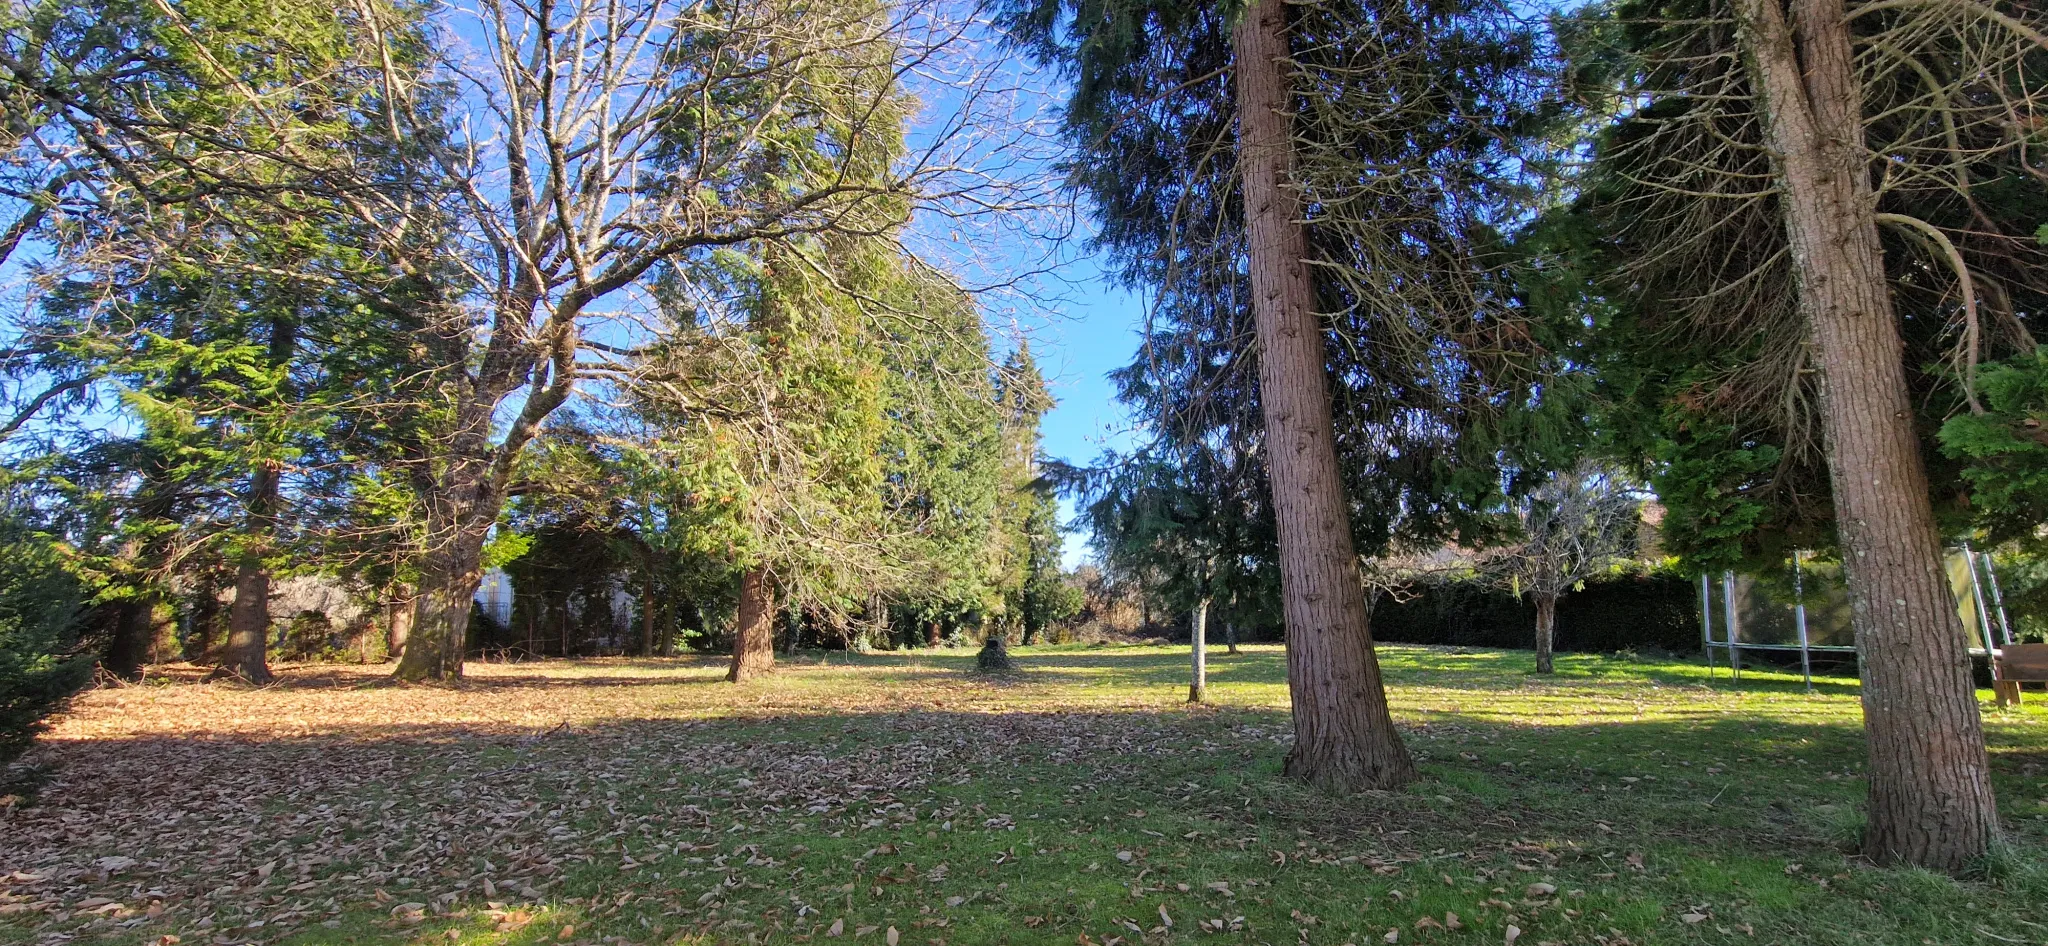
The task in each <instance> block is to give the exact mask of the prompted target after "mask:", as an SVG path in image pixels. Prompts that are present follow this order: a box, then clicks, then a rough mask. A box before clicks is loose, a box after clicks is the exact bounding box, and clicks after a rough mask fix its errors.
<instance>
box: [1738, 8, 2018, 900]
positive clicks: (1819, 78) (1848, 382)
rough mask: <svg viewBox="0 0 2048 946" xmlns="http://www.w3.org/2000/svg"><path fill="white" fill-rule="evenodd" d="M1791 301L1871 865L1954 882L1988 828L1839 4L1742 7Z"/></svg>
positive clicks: (1963, 656)
mask: <svg viewBox="0 0 2048 946" xmlns="http://www.w3.org/2000/svg"><path fill="white" fill-rule="evenodd" d="M1739 9H1740V11H1741V14H1742V19H1741V27H1742V40H1743V43H1744V45H1745V46H1746V47H1747V48H1746V49H1745V50H1744V52H1745V53H1746V54H1747V55H1746V57H1745V59H1746V61H1747V64H1748V68H1749V69H1750V74H1751V79H1752V84H1753V85H1754V86H1755V88H1756V90H1757V91H1758V93H1759V94H1760V95H1761V98H1762V100H1763V105H1764V112H1765V131H1766V135H1767V137H1768V140H1769V144H1770V146H1771V149H1772V151H1773V152H1774V154H1773V160H1774V162H1775V165H1776V167H1775V169H1776V171H1777V173H1778V176H1779V184H1780V196H1779V200H1780V203H1781V206H1783V208H1784V213H1785V227H1786V232H1787V234H1788V235H1789V238H1790V244H1791V248H1792V261H1793V266H1794V272H1795V273H1796V275H1797V277H1798V284H1799V303H1800V308H1801V309H1802V311H1803V312H1804V313H1805V315H1806V318H1807V322H1808V328H1809V330H1810V332H1811V333H1812V339H1813V343H1814V346H1815V348H1816V349H1817V351H1818V355H1819V359H1820V362H1821V369H1822V376H1823V377H1824V378H1825V390H1824V394H1823V397H1822V411H1823V415H1824V427H1823V429H1824V431H1825V433H1826V436H1827V445H1828V475H1829V479H1830V481H1831V482H1832V484H1833V487H1834V499H1835V515H1836V519H1837V522H1838V528H1839V529H1840V539H1841V547H1842V551H1843V555H1842V561H1843V563H1844V566H1845V571H1846V572H1847V577H1848V586H1849V594H1850V624H1851V626H1852V627H1854V628H1855V632H1856V646H1857V650H1858V652H1859V653H1860V654H1861V655H1862V667H1863V725H1864V731H1865V734H1866V740H1865V741H1866V743H1867V745H1868V747H1869V754H1870V812H1869V821H1868V827H1867V828H1866V829H1865V833H1864V837H1863V852H1864V854H1865V855H1867V856H1869V857H1870V858H1871V859H1873V860H1875V861H1877V862H1879V863H1907V864H1916V865H1920V866H1922V867H1928V868H1932V869H1936V870H1944V871H1949V872H1956V871H1961V870H1963V869H1965V868H1967V867H1968V866H1969V865H1970V864H1971V863H1972V862H1974V861H1977V860H1978V859H1979V858H1981V857H1982V856H1983V855H1984V854H1985V853H1986V852H1988V851H1989V850H1990V847H1991V844H1992V842H1993V840H1994V838H1995V836H1996V834H1997V831H1998V811H1997V807H1996V805H1995V804H1994V802H1993V800H1992V795H1991V783H1990V778H1989V765H1988V762H1987V759H1986V756H1985V751H1984V735H1983V729H1982V721H1981V720H1980V719H1979V717H1978V708H1977V695H1976V690H1975V688H1974V686H1973V685H1972V683H1971V680H1970V666H1969V655H1968V653H1967V651H1966V649H1965V647H1966V645H1965V643H1964V639H1963V628H1962V622H1961V618H1960V617H1959V616H1958V615H1957V613H1956V602H1955V597H1954V594H1953V593H1952V592H1951V591H1950V589H1949V585H1948V580H1947V576H1946V575H1945V574H1944V572H1943V569H1942V552H1941V539H1940V535H1939V532H1938V531H1937V527H1936V525H1935V522H1934V513H1933V508H1932V505H1931V504H1930V502H1929V500H1928V495H1927V490H1928V486H1927V475H1926V471H1925V470H1924V469H1923V468H1922V466H1921V461H1920V450H1919V446H1920V445H1919V440H1918V437H1917V436H1916V434H1915V432H1914V429H1913V405H1912V403H1911V401H1910V399H1909V395H1908V393H1907V387H1906V378H1905V372H1904V368H1903V366H1902V365H1901V364H1900V353H1901V350H1902V345H1901V342H1900V338H1899V330H1898V324H1897V316H1896V315H1895V314H1894V312H1893V309H1892V300H1891V294H1890V291H1889V287H1888V284H1887V282H1886V279H1885V272H1884V259H1883V249H1882V246H1881V245H1880V243H1879V240H1878V232H1877V220H1876V217H1875V213H1876V198H1875V196H1874V194H1873V191H1872V188H1871V182H1870V174H1871V161H1872V159H1871V157H1870V155H1869V154H1868V153H1867V152H1866V149H1865V145H1864V130H1863V116H1862V107H1863V95H1862V90H1861V89H1860V88H1859V86H1858V82H1857V78H1856V73H1855V68H1854V64H1853V63H1852V61H1851V50H1850V37H1849V27H1848V23H1847V21H1846V19H1845V18H1844V5H1843V3H1842V0H1742V3H1741V6H1740V7H1739Z"/></svg>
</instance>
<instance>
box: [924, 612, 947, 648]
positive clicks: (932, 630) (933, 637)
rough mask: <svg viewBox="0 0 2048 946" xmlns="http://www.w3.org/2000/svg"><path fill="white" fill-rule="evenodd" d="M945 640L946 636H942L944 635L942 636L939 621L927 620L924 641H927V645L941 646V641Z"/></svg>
mask: <svg viewBox="0 0 2048 946" xmlns="http://www.w3.org/2000/svg"><path fill="white" fill-rule="evenodd" d="M944 640H945V638H944V637H942V636H940V634H939V622H938V621H937V620H936V619H935V620H931V621H927V622H925V625H924V643H925V646H927V647H937V646H939V643H940V642H941V641H944Z"/></svg>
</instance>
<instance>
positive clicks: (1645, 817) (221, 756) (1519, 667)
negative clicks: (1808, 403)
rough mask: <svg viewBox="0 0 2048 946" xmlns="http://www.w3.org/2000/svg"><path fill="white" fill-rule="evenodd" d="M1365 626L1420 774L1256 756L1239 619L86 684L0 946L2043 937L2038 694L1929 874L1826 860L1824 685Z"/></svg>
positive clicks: (1828, 770) (1277, 660) (1839, 806)
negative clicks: (989, 664) (1143, 633)
mask: <svg viewBox="0 0 2048 946" xmlns="http://www.w3.org/2000/svg"><path fill="white" fill-rule="evenodd" d="M1219 651H1220V649H1219ZM1381 653H1382V659H1383V661H1384V663H1385V666H1386V668H1387V672H1388V678H1389V682H1390V686H1391V690H1392V693H1391V695H1392V701H1393V703H1394V706H1395V711H1396V716H1397V717H1398V719H1399V720H1400V722H1401V723H1402V724H1403V725H1404V727H1405V731H1406V733H1407V735H1408V739H1409V745H1410V747H1411V748H1412V749H1413V750H1414V752H1415V753H1416V755H1417V756H1418V758H1419V760H1420V765H1421V770H1422V773H1423V779H1422V780H1421V781H1420V782H1419V783H1418V784H1416V785H1414V786H1412V787H1411V788H1409V789H1407V790H1404V791H1402V792H1397V793H1381V794H1372V795H1366V796H1362V797H1353V798H1334V797H1329V796H1324V795H1319V794H1316V793H1313V792H1309V791H1305V790H1303V789H1302V788H1300V787H1298V786H1296V785H1295V784H1293V783H1291V782H1289V781H1287V780H1285V779H1283V778H1282V777H1281V776H1280V773H1279V767H1280V759H1281V756H1282V754H1283V753H1284V751H1285V744H1286V741H1287V737H1288V731H1289V730H1288V722H1287V718H1286V707H1287V694H1286V688H1285V683H1284V667H1283V662H1282V654H1281V652H1280V650H1279V649H1278V648H1275V647H1251V648H1247V649H1246V653H1244V654H1243V655H1241V656H1236V657H1230V656H1223V655H1221V654H1220V652H1219V653H1217V654H1216V655H1215V656H1213V657H1212V663H1211V687H1210V693H1211V697H1212V702H1211V704H1209V705H1206V706H1200V707H1190V706H1187V705H1186V704H1185V703H1184V702H1183V700H1184V697H1185V693H1186V677H1185V668H1184V661H1185V657H1186V649H1185V647H1180V648H1167V647H1108V648H1079V647H1055V648H1046V647H1036V648H1020V649H1018V650H1017V651H1016V655H1017V658H1018V662H1019V664H1020V667H1021V670H1020V672H1018V673H1017V674H1015V675H1012V676H1009V677H1005V678H1001V679H987V678H981V677H977V676H976V675H975V674H973V673H972V672H971V671H970V669H969V668H970V667H971V666H972V659H973V658H972V653H971V652H969V651H957V652H954V651H940V652H924V653H916V654H911V655H874V656H866V657H848V656H846V655H841V654H831V655H818V654H808V655H804V656H803V657H800V658H799V659H798V660H796V661H793V662H787V661H786V662H785V664H784V667H783V669H782V671H781V672H778V673H777V674H775V675H773V676H772V677H771V678H769V679H767V680H764V681H762V682H760V683H758V684H752V685H748V686H745V687H738V688H735V687H730V686H727V685H724V684H722V683H719V682H717V675H718V673H719V670H720V668H719V666H718V665H717V663H716V662H715V661H711V660H704V659H682V660H675V661H627V660H620V661H587V662H575V663H567V662H556V663H544V664H530V665H484V666H476V667H473V673H472V679H471V680H470V681H469V682H467V683H464V684H462V685H461V686H459V687H455V688H422V687H396V686H391V685H388V684H385V683H382V682H381V681H379V680H378V679H377V678H376V677H375V676H374V675H373V673H370V672H366V673H353V672H348V671H334V670H326V669H318V668H301V669H296V670H294V671H292V672H290V673H288V674H287V675H286V680H287V683H286V684H285V685H284V686H282V687H279V688H274V689H271V690H265V691H250V690H245V689H238V688H231V687H225V686H199V685H192V684H188V683H169V684H163V685H158V686H150V687H140V688H127V689H120V690H102V691H96V692H94V693H92V694H89V695H87V696H86V697H85V698H84V699H82V700H81V701H80V703H79V704H78V705H77V706H76V707H75V708H74V710H73V712H72V713H71V714H70V715H69V716H68V717H67V718H66V719H65V720H63V721H62V722H61V724H60V725H59V726H58V728H57V729H56V730H55V731H54V732H53V733H52V734H51V736H50V737H49V738H48V739H47V744H46V745H45V746H44V747H43V748H41V749H39V750H38V752H37V754H36V755H35V756H34V757H33V761H34V762H36V763H37V764H39V765H42V766H44V767H45V768H46V770H47V773H48V782H47V783H46V784H45V786H44V788H43V790H42V791H41V792H40V794H39V797H38V798H37V799H36V800H35V802H34V803H33V804H32V805H29V806H26V807H20V808H18V809H15V810H10V811H9V812H8V813H7V814H5V815H4V816H0V874H9V872H17V871H18V872H19V873H14V874H11V878H12V879H6V878H0V911H9V912H4V913H0V940H5V941H10V942H11V941H21V942H36V941H42V942H57V941H60V940H63V941H69V942H80V943H100V942H105V943H136V942H165V941H164V940H162V939H161V938H162V937H164V936H175V937H179V938H180V940H181V941H183V942H187V943H196V942H226V943H233V942H259V941H260V942H285V943H305V944H316V943H317V944H326V943H361V942H413V943H428V942H436V943H445V942H451V941H453V942H460V943H505V944H539V943H565V942H575V943H618V942H632V943H672V942H673V943H784V942H813V941H827V940H834V941H846V942H853V943H881V942H885V941H886V940H887V937H888V936H889V935H890V934H889V931H890V930H891V929H893V930H895V935H896V938H897V940H898V941H899V943H914V944H927V943H949V944H978V943H1018V944H1024V943H1096V944H1105V943H1109V942H1112V941H1114V940H1119V939H1121V940H1122V941H1123V942H1125V943H1132V944H1135V943H1141V942H1142V943H1166V942H1179V943H1210V942H1213V943H1270V944H1294V943H1311V944H1332V946H1335V944H1344V943H1354V944H1359V946H1366V944H1372V943H1382V942H1387V941H1388V937H1389V936H1390V935H1391V936H1393V937H1394V941H1396V942H1400V943H1502V942H1504V941H1505V940H1506V938H1507V934H1508V931H1509V928H1510V927H1514V928H1515V929H1518V930H1520V931H1521V932H1520V934H1519V940H1518V942H1520V943H1521V944H1524V946H1533V944H1539V943H1588V944H1605V946H1618V944H1649V943H1761V944H1775V943H1845V944H1846V943H1886V944H1889V943H1897V944H1923V946H1924V944H1944V946H1945V944H1961V943H1985V944H1993V943H2013V942H2019V943H2048V907H2044V906H2043V904H2048V869H2044V867H2043V865H2048V802H2044V799H2048V711H2044V710H2043V709H2042V708H2041V706H2040V705H2038V704H2030V705H2029V706H2028V707H2027V708H2025V709H2023V710H2017V711H2013V710H2007V711H1998V710H1990V709H1987V716H1986V719H1987V725H1988V730H1989V741H1990V744H1991V748H1992V758H1993V766H1994V776H1995V779H1996V786H1997V790H1998V792H1999V797H2000V802H2001V804H2002V806H2003V809H2004V813H2005V820H2006V823H2007V826H2008V828H2009V829H2010V831H2009V833H2010V836H2011V838H2012V845H2011V848H2010V850H2008V851H2006V852H2004V853H2003V854H2002V855H2001V856H2000V857H1999V858H1997V859H1995V860H1994V861H1993V862H1991V863H1987V864H1986V865H1985V870H1984V872H1983V876H1981V877H1978V878H1975V879H1972V880H1967V881H1956V880H1952V879H1949V878H1946V877H1940V876H1935V875H1931V874H1927V873H1925V872H1919V871H1908V870H1892V869H1878V868H1874V867H1871V866H1868V865H1867V864H1864V863H1862V862H1860V861H1859V860H1857V859H1856V858H1855V857H1853V856H1851V855H1849V854H1847V853H1845V851H1847V850H1848V847H1847V845H1848V843H1849V842H1851V841H1852V840H1853V838H1854V836H1855V831H1856V827H1857V824H1856V819H1857V809H1858V806H1859V804H1860V801H1861V797H1862V793H1863V791H1864V786H1863V783H1862V780H1861V777H1860V771H1861V768H1862V761H1863V758H1862V757H1863V748H1862V743H1861V735H1860V711H1859V708H1858V705H1857V702H1856V687H1855V681H1854V680H1853V679H1848V680H1844V679H1824V680H1821V681H1818V684H1819V685H1818V687H1817V692H1815V693H1813V694H1808V693H1807V692H1806V691H1805V689H1804V687H1803V686H1801V685H1800V683H1799V680H1798V678H1797V677H1796V676H1791V675H1787V674H1780V673H1769V672H1762V671H1759V670H1756V669H1752V670H1750V671H1747V672H1745V674H1744V677H1743V680H1742V683H1741V684H1740V686H1735V685H1731V683H1730V682H1729V680H1728V678H1727V672H1726V670H1725V668H1724V669H1722V670H1721V671H1720V672H1719V675H1718V678H1717V679H1712V680H1710V679H1709V678H1708V676H1707V670H1706V668H1705V667H1703V666H1694V665H1691V664H1687V663H1684V662H1677V661H1663V660H1648V659H1634V658H1607V657H1597V656H1582V655H1568V656H1565V657H1562V658H1561V659H1560V661H1559V671H1560V672H1559V673H1558V674H1557V675H1556V676H1554V677H1550V678H1541V677H1537V676H1535V675H1533V674H1531V673H1530V672H1529V671H1530V664H1531V662H1530V659H1529V655H1527V654H1525V653H1518V652H1501V651H1461V650H1448V649H1436V648H1418V647H1398V646H1396V647H1385V648H1382V651H1381ZM1983 695H1984V697H1985V698H1986V699H1987V700H1988V697H1989V694H1988V693H1986V694H1983ZM110 857H115V858H125V859H129V860H132V861H133V862H134V863H132V864H126V863H123V862H122V861H120V860H115V861H106V860H104V859H105V858H110ZM109 864H111V865H112V866H111V867H109V866H107V865H109ZM23 877H27V878H30V879H27V880H24V879H21V878H23ZM95 898H98V899H102V900H105V901H106V902H104V903H98V904H94V899H95ZM81 904H88V905H87V906H81ZM1448 914H1455V916H1456V923H1455V924H1453V923H1451V921H1450V917H1449V916H1448ZM1169 920H1170V923H1169ZM835 923H838V924H840V930H841V936H839V937H833V936H831V935H830V934H831V931H832V928H833V926H834V924H835ZM258 924H260V925H258ZM1418 924H1419V925H1418ZM1453 925H1455V926H1456V927H1457V928H1456V929H1452V928H1451V927H1452V926H1453ZM870 927H872V929H870Z"/></svg>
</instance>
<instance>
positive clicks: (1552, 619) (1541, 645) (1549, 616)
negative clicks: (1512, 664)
mask: <svg viewBox="0 0 2048 946" xmlns="http://www.w3.org/2000/svg"><path fill="white" fill-rule="evenodd" d="M1556 633H1557V596H1556V595H1548V594H1538V595H1536V672H1537V673H1551V672H1553V668H1552V666H1551V659H1550V645H1551V641H1552V640H1554V639H1555V635H1556Z"/></svg>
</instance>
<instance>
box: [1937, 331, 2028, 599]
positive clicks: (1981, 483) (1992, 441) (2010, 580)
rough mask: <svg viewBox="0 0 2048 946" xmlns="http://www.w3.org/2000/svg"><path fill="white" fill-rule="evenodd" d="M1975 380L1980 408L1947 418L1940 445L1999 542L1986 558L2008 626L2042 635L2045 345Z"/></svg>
mask: <svg viewBox="0 0 2048 946" xmlns="http://www.w3.org/2000/svg"><path fill="white" fill-rule="evenodd" d="M1978 383H1979V384H1980V386H1981V391H1980V393H1981V395H1982V398H1983V404H1984V408H1985V411H1984V413H1981V414H1974V413H1972V414H1958V415H1956V416H1954V417H1951V418H1949V420H1948V422H1947V423H1945V424H1943V425H1942V428H1941V446H1942V450H1943V451H1944V452H1945V453H1947V454H1948V456H1949V457H1951V458H1953V459H1955V460H1957V461H1959V462H1961V463H1962V464H1963V467H1962V477H1963V480H1964V482H1966V483H1968V484H1969V487H1970V512H1971V514H1972V517H1973V520H1974V522H1975V524H1976V525H1977V526H1978V527H1979V528H1980V529H1982V530H1983V532H1984V535H1985V537H1986V539H1988V540H1989V543H1990V544H1993V545H1997V546H2000V548H1999V551H1998V552H1997V553H1996V554H1995V555H1994V556H1993V559H1994V561H1995V562H1996V565H1997V568H1998V574H1999V581H2000V584H2001V588H2000V590H2001V591H2002V592H2003V595H2004V599H2005V610H2006V614H2007V616H2008V617H2009V618H2010V619H2011V620H2012V622H2013V624H2014V629H2015V630H2016V631H2017V632H2019V634H2020V635H2021V636H2023V637H2026V638H2028V639H2033V640H2048V538H2044V536H2043V535H2042V531H2041V530H2042V526H2043V525H2044V524H2048V348H2037V349H2035V350H2034V351H2033V352H2031V353H2028V354H2024V355H2018V356H2015V357H2013V358H2010V359H2007V360H2006V361H2004V362H2001V363H1997V364H1993V365H1987V366H1985V367H1984V368H1983V370H1982V371H1981V373H1980V374H1979V375H1978Z"/></svg>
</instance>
